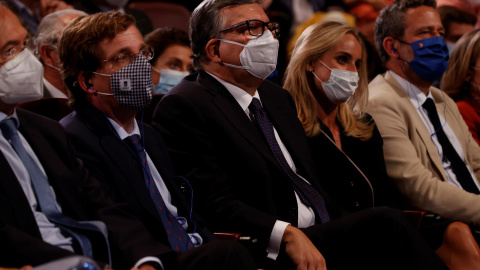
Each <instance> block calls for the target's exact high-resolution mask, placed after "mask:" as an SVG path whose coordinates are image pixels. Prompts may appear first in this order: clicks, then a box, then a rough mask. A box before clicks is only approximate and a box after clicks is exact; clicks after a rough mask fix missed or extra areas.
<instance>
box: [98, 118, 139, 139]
mask: <svg viewBox="0 0 480 270" xmlns="http://www.w3.org/2000/svg"><path fill="white" fill-rule="evenodd" d="M107 119H108V121H110V124H112V126H113V128H114V129H115V131H116V132H117V134H118V136H119V137H120V139H121V140H122V141H123V140H124V139H125V138H127V137H128V136H131V135H139V136H140V137H141V136H142V135H141V134H140V129H139V128H138V124H137V120H135V119H134V120H133V121H134V122H133V130H132V132H130V133H128V132H126V131H125V129H123V127H122V126H120V125H119V124H118V123H117V122H115V120H113V119H111V118H109V117H107Z"/></svg>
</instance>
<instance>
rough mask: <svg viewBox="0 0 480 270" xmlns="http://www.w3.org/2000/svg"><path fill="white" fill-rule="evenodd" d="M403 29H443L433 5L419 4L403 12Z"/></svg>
mask: <svg viewBox="0 0 480 270" xmlns="http://www.w3.org/2000/svg"><path fill="white" fill-rule="evenodd" d="M405 26H406V28H405V30H407V29H410V30H413V31H414V30H416V29H419V28H422V27H434V28H437V29H439V28H441V29H443V25H442V21H441V20H440V15H438V13H437V11H436V10H435V9H434V8H433V7H429V6H419V7H415V8H410V9H408V10H407V12H405Z"/></svg>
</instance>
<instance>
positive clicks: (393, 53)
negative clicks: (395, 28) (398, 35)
mask: <svg viewBox="0 0 480 270" xmlns="http://www.w3.org/2000/svg"><path fill="white" fill-rule="evenodd" d="M396 46H397V45H396V42H395V39H394V38H392V37H386V38H385V39H384V40H383V49H385V51H386V52H387V54H388V55H389V56H390V58H395V59H397V58H400V55H399V54H398V50H397V47H396Z"/></svg>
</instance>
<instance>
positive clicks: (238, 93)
mask: <svg viewBox="0 0 480 270" xmlns="http://www.w3.org/2000/svg"><path fill="white" fill-rule="evenodd" d="M207 73H208V74H209V75H210V76H212V77H213V78H215V79H216V80H217V81H218V82H219V83H221V84H222V85H223V86H224V87H225V88H226V89H227V90H228V92H230V94H232V96H233V97H234V98H235V100H236V101H237V102H238V104H239V105H240V107H242V110H244V111H245V112H249V110H248V106H249V105H250V103H252V99H253V98H254V97H255V98H257V99H258V100H260V95H259V94H258V91H257V90H255V94H254V95H253V96H251V95H250V94H248V93H247V92H246V91H245V90H243V89H242V88H240V87H238V86H236V85H233V84H231V83H229V82H226V81H224V80H222V79H220V78H218V77H217V76H215V75H213V74H211V73H210V72H207ZM260 104H262V101H261V100H260Z"/></svg>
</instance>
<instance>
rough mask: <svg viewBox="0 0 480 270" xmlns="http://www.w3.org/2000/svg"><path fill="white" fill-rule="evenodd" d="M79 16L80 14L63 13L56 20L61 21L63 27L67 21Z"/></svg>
mask: <svg viewBox="0 0 480 270" xmlns="http://www.w3.org/2000/svg"><path fill="white" fill-rule="evenodd" d="M77 17H80V14H65V15H63V16H60V17H59V18H58V20H59V21H60V22H61V23H62V25H63V26H64V27H65V26H67V24H68V23H69V22H71V21H72V20H73V19H75V18H77Z"/></svg>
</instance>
